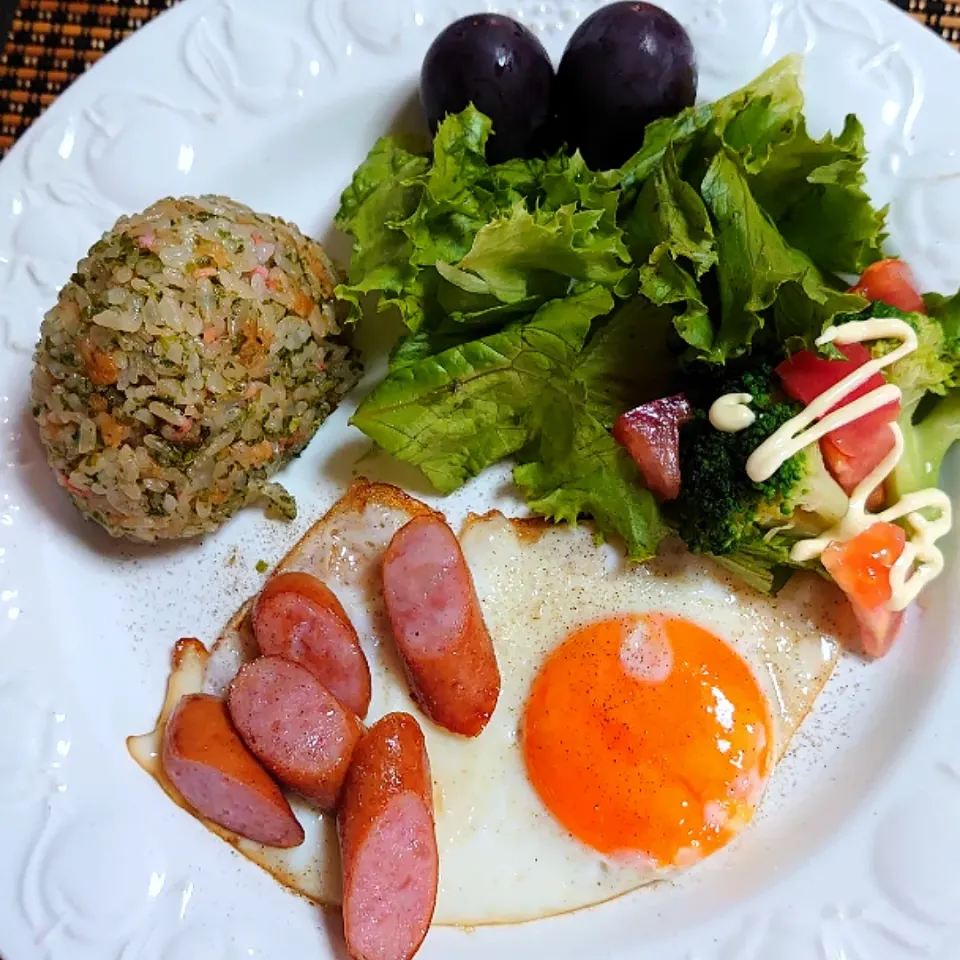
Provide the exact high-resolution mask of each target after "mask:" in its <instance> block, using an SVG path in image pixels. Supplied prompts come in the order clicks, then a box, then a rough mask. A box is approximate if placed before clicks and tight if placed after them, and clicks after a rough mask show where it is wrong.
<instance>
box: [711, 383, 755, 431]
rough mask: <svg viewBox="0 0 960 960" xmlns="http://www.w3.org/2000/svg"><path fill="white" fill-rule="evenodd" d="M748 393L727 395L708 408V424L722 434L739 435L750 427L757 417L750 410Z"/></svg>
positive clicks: (751, 398) (750, 399) (750, 398)
mask: <svg viewBox="0 0 960 960" xmlns="http://www.w3.org/2000/svg"><path fill="white" fill-rule="evenodd" d="M752 400H753V397H751V396H750V394H749V393H727V394H724V396H722V397H720V399H719V400H717V401H716V403H714V405H713V406H712V407H711V408H710V423H711V424H712V425H713V427H714V429H716V430H720V431H722V432H723V433H739V432H740V431H741V430H746V429H747V427H752V426H753V424H754V423H755V422H756V419H757V415H756V414H755V413H754V412H753V411H752V410H751V409H750V403H751V401H752Z"/></svg>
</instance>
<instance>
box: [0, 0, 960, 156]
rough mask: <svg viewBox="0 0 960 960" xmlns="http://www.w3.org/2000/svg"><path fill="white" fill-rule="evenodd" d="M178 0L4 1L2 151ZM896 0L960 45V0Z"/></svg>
mask: <svg viewBox="0 0 960 960" xmlns="http://www.w3.org/2000/svg"><path fill="white" fill-rule="evenodd" d="M176 2H178V0H128V2H125V3H90V2H84V0H20V3H19V4H18V3H17V2H16V0H7V2H6V3H4V0H0V36H3V35H6V37H7V40H6V46H5V48H4V51H3V55H2V57H0V155H2V154H3V153H4V152H5V151H6V150H8V149H9V148H10V146H11V145H12V144H13V143H14V142H15V141H16V139H17V137H19V136H20V135H21V134H22V133H23V131H24V130H26V129H27V127H28V126H29V125H30V124H31V123H32V122H33V120H35V119H36V118H37V117H38V116H39V115H40V114H41V113H42V112H43V110H44V108H45V107H47V106H48V105H49V104H51V103H52V102H53V101H54V100H55V99H56V98H57V96H58V95H59V94H60V93H61V92H62V91H63V90H64V89H65V88H66V87H67V86H68V85H69V84H70V83H72V82H73V81H74V80H75V79H76V78H77V77H78V76H79V75H80V74H81V73H83V72H84V71H85V70H86V69H87V68H89V67H90V66H91V65H92V64H94V63H96V62H97V60H99V59H100V58H101V57H102V56H103V55H104V54H105V53H106V52H107V51H108V50H109V49H110V48H111V47H113V46H115V45H116V44H118V43H119V42H120V41H121V40H123V38H124V37H127V36H129V35H130V34H131V33H133V32H134V31H135V30H137V29H138V28H139V27H141V26H143V24H145V23H146V22H147V21H149V20H151V19H152V18H153V17H155V16H156V15H157V14H158V13H160V12H161V11H162V10H165V9H167V7H171V6H173V4H174V3H176ZM264 2H267V0H264ZM890 2H891V3H894V4H895V5H896V6H898V7H900V8H901V9H903V10H909V11H910V13H911V15H912V16H914V17H916V18H917V19H918V20H920V21H921V22H923V23H926V24H927V25H928V26H929V27H930V28H931V29H932V30H935V31H937V32H938V33H940V34H941V36H943V37H944V38H945V39H946V40H948V41H949V42H951V43H953V44H954V45H956V46H958V47H960V0H958V2H956V3H946V2H943V0H890ZM8 21H9V23H10V26H9V29H8V30H5V29H3V26H4V25H5V23H6V22H8Z"/></svg>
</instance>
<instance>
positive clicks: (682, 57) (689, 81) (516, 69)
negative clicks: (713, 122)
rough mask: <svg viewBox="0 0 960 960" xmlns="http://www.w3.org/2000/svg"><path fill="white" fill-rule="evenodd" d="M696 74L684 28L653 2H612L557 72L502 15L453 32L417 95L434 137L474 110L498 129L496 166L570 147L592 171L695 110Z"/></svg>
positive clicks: (436, 49) (623, 157) (436, 45)
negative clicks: (655, 127) (447, 120)
mask: <svg viewBox="0 0 960 960" xmlns="http://www.w3.org/2000/svg"><path fill="white" fill-rule="evenodd" d="M696 94H697V66H696V57H695V55H694V49H693V44H692V42H691V40H690V37H689V35H688V34H687V32H686V30H684V28H683V27H682V26H681V25H680V24H679V23H678V22H677V20H675V19H674V18H673V17H672V16H671V15H670V14H669V13H667V12H666V11H665V10H662V9H660V7H657V6H654V5H653V4H651V3H641V2H634V0H625V2H619V3H612V4H610V5H609V6H605V7H602V8H601V9H599V10H598V11H597V12H596V13H594V14H592V15H591V16H589V17H588V18H587V19H586V20H584V22H583V23H582V24H581V25H580V27H579V28H578V29H577V31H576V32H575V33H574V35H573V36H572V37H571V39H570V43H569V44H568V46H567V49H566V52H565V53H564V55H563V59H562V60H561V62H560V67H559V69H558V70H557V71H556V72H554V69H553V64H552V63H551V61H550V57H549V55H548V54H547V52H546V50H544V48H543V45H542V44H541V43H540V41H539V40H538V39H537V38H536V37H535V36H534V35H533V34H532V33H531V32H530V31H529V30H527V29H526V28H525V27H523V26H521V24H519V23H517V22H516V21H515V20H511V19H510V18H509V17H505V16H500V15H498V14H477V15H475V16H471V17H465V18H464V19H462V20H458V21H457V22H456V23H454V24H452V25H451V26H450V27H448V28H447V29H446V30H444V31H443V33H441V34H440V36H439V37H437V39H436V40H435V41H434V42H433V45H432V46H431V47H430V50H429V51H428V53H427V56H426V59H425V60H424V62H423V69H422V72H421V77H420V97H421V100H422V102H423V106H424V109H425V111H426V114H427V119H428V121H429V123H430V127H431V130H432V131H433V132H436V128H437V125H438V124H439V123H440V121H441V120H443V118H444V117H445V116H446V115H447V114H450V113H459V112H460V111H461V110H463V109H464V108H465V107H466V106H467V105H468V104H470V103H473V104H474V106H476V107H477V109H478V110H480V111H482V112H483V113H485V114H487V115H488V116H489V117H490V118H491V120H492V121H493V127H494V136H493V137H492V138H491V140H490V143H489V145H488V147H487V158H488V160H489V161H490V162H491V163H501V162H503V161H505V160H511V159H514V158H517V157H534V156H539V155H542V154H543V153H544V152H546V151H549V150H551V149H555V148H557V147H559V145H560V144H561V143H566V144H567V146H568V147H569V148H570V149H571V150H574V149H579V150H580V151H581V153H582V154H583V156H584V159H585V160H586V162H587V164H588V165H589V166H590V167H591V168H593V169H594V170H605V169H612V168H613V167H618V166H620V165H621V164H623V163H625V162H626V161H627V160H628V159H629V158H630V157H631V156H632V155H633V154H634V153H635V152H636V151H637V150H638V149H639V148H640V146H641V144H642V143H643V132H644V128H645V127H646V126H647V124H648V123H650V122H651V121H652V120H656V119H657V118H659V117H664V116H673V115H675V114H677V113H679V112H680V111H681V110H683V109H684V108H685V107H688V106H690V105H691V104H692V103H693V102H694V99H695V98H696Z"/></svg>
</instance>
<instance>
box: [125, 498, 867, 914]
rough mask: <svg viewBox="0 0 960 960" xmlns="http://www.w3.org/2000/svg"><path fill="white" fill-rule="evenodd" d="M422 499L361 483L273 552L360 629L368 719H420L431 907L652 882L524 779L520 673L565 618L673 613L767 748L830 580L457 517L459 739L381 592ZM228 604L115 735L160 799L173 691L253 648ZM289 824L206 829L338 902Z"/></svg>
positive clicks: (803, 677)
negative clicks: (493, 677) (418, 699)
mask: <svg viewBox="0 0 960 960" xmlns="http://www.w3.org/2000/svg"><path fill="white" fill-rule="evenodd" d="M426 509H427V508H426V507H424V506H423V505H422V504H420V503H419V502H417V501H415V500H412V499H411V498H409V497H406V496H405V495H404V494H402V493H401V492H400V491H398V490H396V489H395V488H392V487H387V486H384V485H379V484H366V483H365V482H360V483H358V484H357V485H355V486H354V487H353V488H352V489H351V491H350V492H349V493H348V494H347V495H346V496H345V497H344V499H343V500H341V501H340V503H339V504H338V505H337V506H335V507H334V508H333V509H332V510H331V511H330V512H329V513H328V514H327V515H326V516H325V517H324V518H323V519H322V520H321V521H320V522H319V523H318V524H317V525H316V526H314V527H313V528H312V529H311V531H310V532H309V533H308V534H307V536H306V537H305V538H304V539H303V540H302V541H301V542H300V543H299V544H298V545H297V546H296V547H295V548H294V550H293V551H291V553H290V554H289V555H288V556H287V558H286V559H285V560H284V561H283V563H282V564H281V566H280V569H282V570H288V571H292V570H297V571H304V572H308V573H311V574H313V575H314V576H316V577H318V578H320V579H321V580H323V581H324V582H325V583H326V584H327V585H328V586H329V587H330V588H331V589H332V590H333V591H334V592H335V593H336V594H337V596H338V598H339V599H340V601H341V603H343V605H344V607H345V609H346V611H347V613H348V614H349V615H350V617H351V619H352V620H353V623H354V625H355V626H356V628H357V631H358V632H359V634H360V637H361V639H362V642H363V645H364V649H365V652H366V654H367V658H368V660H369V663H370V669H371V673H372V676H373V700H372V702H371V706H370V711H369V713H368V716H367V722H368V723H372V722H373V721H375V720H376V719H377V718H378V717H380V716H382V715H384V714H386V713H390V712H392V711H396V710H403V711H407V712H410V713H412V714H413V715H414V716H416V717H417V718H418V720H419V721H420V723H421V726H422V727H423V730H424V734H425V736H426V740H427V749H428V752H429V756H430V763H431V769H432V773H433V779H434V799H435V805H436V820H437V836H438V842H439V848H440V891H439V896H438V901H437V910H436V916H435V921H436V922H437V923H440V924H457V925H469V926H479V925H483V924H491V923H512V922H519V921H523V920H532V919H537V918H540V917H545V916H550V915H554V914H558V913H564V912H567V911H571V910H576V909H580V908H582V907H586V906H590V905H592V904H596V903H600V902H602V901H604V900H608V899H610V898H612V897H615V896H618V895H620V894H623V893H625V892H627V891H629V890H633V889H635V888H637V887H638V886H641V885H643V884H645V883H649V882H650V881H652V880H655V879H659V878H660V877H661V876H664V875H665V874H658V873H656V872H653V871H651V869H650V867H649V865H648V864H645V863H637V862H634V863H629V862H628V863H624V862H611V861H610V860H609V859H607V858H605V857H603V856H601V855H600V854H598V853H596V852H595V851H593V850H591V849H589V848H588V847H586V846H584V845H583V844H581V843H580V842H579V841H577V840H576V839H574V838H573V837H572V836H570V835H569V834H568V833H567V832H566V831H565V830H564V829H563V828H562V827H561V826H560V825H559V824H558V823H557V822H556V821H555V820H554V819H553V817H552V816H551V815H550V814H549V813H548V812H547V810H546V809H545V808H544V807H543V805H542V804H541V803H540V801H539V799H538V797H537V795H536V794H535V792H534V791H533V789H532V788H531V786H530V785H529V783H528V781H527V778H526V775H525V772H524V764H523V758H522V756H521V751H520V748H519V736H518V734H519V725H520V720H521V717H522V713H523V708H524V704H525V701H526V698H527V694H528V691H529V689H530V686H531V683H532V681H533V678H534V676H535V674H536V672H537V670H538V669H539V667H540V665H541V664H542V663H543V661H544V659H545V657H546V656H547V655H548V654H549V653H550V651H552V650H553V649H554V648H555V647H556V646H557V645H558V644H559V643H561V642H562V641H563V640H564V639H565V638H566V637H567V636H568V635H569V634H570V633H571V632H572V631H574V630H576V629H578V628H580V627H582V626H584V625H586V624H589V623H591V622H593V621H596V620H599V619H604V618H607V617H610V616H614V615H617V614H622V613H643V612H645V611H664V612H667V613H671V614H675V615H678V616H682V617H686V618H687V619H689V620H692V621H694V622H696V623H698V624H700V625H701V626H703V627H705V628H706V629H708V630H710V631H711V632H713V633H714V634H716V635H717V636H719V637H721V638H722V639H723V640H725V641H726V642H728V643H729V644H730V645H731V646H732V647H734V649H735V650H736V651H737V652H738V653H739V654H740V656H741V657H742V658H743V659H744V660H745V661H746V662H747V663H748V664H749V666H750V667H751V669H752V671H753V673H754V675H755V676H756V678H757V680H758V682H759V684H760V686H761V689H762V690H763V692H764V694H765V696H766V698H767V701H768V703H769V706H770V713H771V717H772V718H773V728H774V729H773V734H774V737H775V753H776V756H777V758H778V759H779V758H780V757H782V755H783V753H784V751H785V750H786V749H787V746H788V744H789V742H790V739H791V737H792V736H793V734H794V733H795V732H796V730H797V727H798V726H799V724H800V723H801V721H802V720H803V718H804V716H806V714H807V712H808V711H809V710H810V708H811V707H812V705H813V703H814V700H815V699H816V697H817V695H818V694H819V692H820V690H821V689H822V687H823V685H824V684H825V683H826V681H827V679H828V678H829V676H830V674H831V672H832V670H833V667H834V665H835V663H836V660H837V656H838V652H839V641H840V638H841V636H842V635H843V633H844V631H845V630H846V629H848V626H847V624H848V619H847V614H846V604H844V603H843V601H842V599H841V596H840V594H839V593H838V592H837V591H836V590H835V588H833V587H832V586H830V585H829V584H827V583H826V582H824V581H822V580H820V579H818V578H816V577H814V576H812V575H811V576H801V577H796V578H794V579H793V580H792V581H791V583H790V584H789V585H788V586H787V588H786V589H785V590H784V591H782V592H781V594H780V595H779V596H778V597H777V598H775V599H773V598H768V597H763V596H761V595H760V594H757V593H755V592H754V591H751V590H750V589H748V588H746V587H742V586H739V585H736V584H735V583H734V582H733V581H732V580H731V579H730V578H729V577H728V576H727V575H726V574H725V573H723V572H722V571H721V570H720V568H719V567H717V566H716V565H715V564H713V563H712V562H710V561H708V560H706V559H704V558H700V557H695V556H692V555H691V554H689V553H687V552H686V551H685V550H684V549H683V548H682V547H680V546H678V545H672V546H669V547H668V548H667V549H666V550H665V551H664V552H663V553H662V555H661V556H660V557H659V558H658V559H657V560H655V561H653V562H651V563H648V564H644V565H642V566H636V565H628V564H626V563H625V562H624V561H623V559H622V556H621V555H620V554H619V553H618V552H617V551H616V550H614V549H613V548H611V547H604V546H598V545H597V544H596V543H595V542H594V538H593V535H592V532H591V530H590V529H589V528H588V527H581V528H578V529H574V528H570V527H567V526H550V525H547V524H543V523H540V522H533V521H511V520H508V519H506V518H505V517H503V516H501V515H500V514H491V515H489V516H487V517H480V518H477V517H475V518H471V519H470V520H469V521H468V523H467V524H466V526H465V529H464V531H463V533H462V536H461V541H462V545H463V550H464V555H465V557H466V559H467V563H468V565H469V567H470V570H471V572H472V574H473V578H474V582H475V585H476V588H477V593H478V595H479V597H480V602H481V605H482V608H483V613H484V617H485V619H486V622H487V626H488V628H489V630H490V633H491V635H492V637H493V639H494V644H495V646H496V650H497V657H498V661H499V665H500V671H501V675H502V678H503V686H502V691H501V695H500V700H499V703H498V706H497V710H496V712H495V713H494V715H493V717H492V718H491V720H490V723H489V725H488V726H487V728H486V730H485V731H484V732H483V733H482V734H481V735H480V736H479V737H477V738H475V739H465V738H462V737H458V736H454V735H452V734H450V733H448V732H447V731H445V730H443V729H441V728H439V727H437V726H436V725H434V724H433V723H431V722H430V721H429V720H427V719H426V718H425V717H424V716H423V715H422V713H421V712H420V710H419V709H418V708H417V707H416V705H415V704H414V703H413V701H412V700H411V698H410V695H409V692H408V688H407V685H406V682H405V680H404V677H403V671H402V669H401V666H400V664H399V662H398V659H397V656H396V652H395V650H394V647H393V644H392V641H391V638H390V631H389V625H388V622H387V618H386V615H385V611H384V608H383V603H382V600H381V597H380V563H381V560H382V555H383V552H384V550H385V549H386V547H387V544H388V543H389V542H390V539H391V538H392V536H393V534H394V533H395V532H396V531H397V530H399V529H400V527H402V526H403V525H404V524H405V523H406V522H407V521H408V520H409V519H410V518H411V517H412V516H414V515H415V514H416V513H418V512H422V511H424V510H426ZM248 610H249V604H248V605H247V606H246V607H244V608H243V609H241V610H240V611H239V612H238V613H237V615H236V616H235V617H234V618H233V620H232V621H231V623H230V625H229V626H228V628H227V630H226V631H225V632H224V634H223V635H222V636H221V637H220V639H219V640H218V641H217V643H216V645H215V646H214V648H213V650H212V651H211V654H210V656H209V658H208V657H207V655H206V653H205V651H203V649H202V647H201V648H199V649H198V647H199V645H197V647H193V648H189V649H186V650H185V651H184V652H183V656H181V657H180V658H179V661H178V662H177V669H176V670H175V674H174V676H173V678H172V679H171V682H170V686H169V689H168V699H167V702H166V704H165V705H164V711H163V713H162V714H161V718H160V721H159V723H158V726H157V729H156V730H155V731H153V733H151V734H148V735H146V736H145V737H142V738H132V739H131V742H130V748H131V753H133V755H134V757H135V758H136V759H137V760H138V762H140V763H141V765H143V766H144V767H145V769H147V770H148V771H149V772H150V773H151V774H153V775H154V776H156V777H157V779H158V780H159V781H160V782H161V785H163V786H164V788H165V789H166V790H167V791H168V792H170V793H171V795H174V792H173V791H172V788H171V787H170V785H169V784H168V783H166V782H165V780H164V778H163V776H162V773H161V772H160V770H159V764H158V763H157V753H158V745H159V738H160V737H161V736H162V729H163V723H164V722H165V718H166V717H167V716H169V713H170V711H171V710H172V707H173V705H174V704H175V701H176V699H177V698H179V697H180V696H182V695H184V694H186V693H189V692H194V691H196V690H198V689H200V688H201V687H202V688H203V689H204V690H206V691H208V692H212V693H218V694H219V693H223V692H224V690H225V689H226V687H227V685H228V684H229V682H230V680H231V679H232V678H233V676H234V675H235V674H236V672H237V670H238V669H239V667H240V665H241V664H242V663H243V662H245V661H246V660H248V659H250V658H252V657H253V656H255V655H256V646H255V643H254V641H253V638H252V636H251V633H250V630H249V625H248V618H247V613H248ZM294 806H295V809H296V811H297V814H298V816H299V818H300V820H301V822H302V823H303V825H304V830H305V832H306V837H307V839H306V841H305V843H304V844H303V845H302V846H300V847H298V848H296V849H294V850H289V851H287V850H275V849H270V848H266V847H262V846H260V845H258V844H253V843H251V842H249V841H246V840H241V839H239V838H236V837H233V836H232V835H230V834H228V833H227V832H226V831H223V830H221V829H218V828H217V832H218V833H219V834H220V835H221V836H224V837H225V838H227V839H228V840H229V841H230V842H232V843H234V845H235V846H236V847H237V849H239V850H240V851H241V852H242V853H243V854H244V855H245V856H247V857H249V858H250V859H251V860H253V861H254V862H256V863H258V864H260V865H261V866H263V867H264V868H266V869H267V870H269V871H270V872H271V873H273V874H274V875H275V876H276V877H277V878H278V879H279V880H280V881H281V882H283V883H284V884H286V885H287V886H289V887H291V888H293V889H296V890H297V891H298V892H300V893H302V894H304V895H305V896H307V897H309V898H311V899H313V900H315V901H316V902H318V903H321V904H325V905H336V904H338V903H339V897H340V889H339V858H338V853H337V845H336V837H335V832H334V829H333V818H332V817H329V816H324V815H321V814H318V813H316V812H315V811H314V810H312V809H311V808H310V807H309V806H307V805H306V804H304V803H302V802H298V801H294Z"/></svg>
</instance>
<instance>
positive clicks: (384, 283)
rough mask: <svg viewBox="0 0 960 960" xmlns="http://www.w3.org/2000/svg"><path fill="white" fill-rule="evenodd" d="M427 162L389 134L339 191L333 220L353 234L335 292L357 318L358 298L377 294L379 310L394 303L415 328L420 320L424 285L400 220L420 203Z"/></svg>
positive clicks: (406, 217) (359, 300)
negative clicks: (344, 271)
mask: <svg viewBox="0 0 960 960" xmlns="http://www.w3.org/2000/svg"><path fill="white" fill-rule="evenodd" d="M429 166H430V162H429V160H428V159H427V158H426V157H421V156H417V155H416V154H413V153H410V152H409V151H408V150H406V149H404V148H403V147H402V146H401V145H400V144H399V143H397V142H396V141H395V140H393V139H391V138H384V139H382V140H380V141H378V143H377V145H376V146H375V147H374V148H373V150H372V151H371V152H370V155H369V156H368V157H367V159H366V160H365V161H364V162H363V164H361V166H360V167H359V169H358V170H357V172H356V173H355V174H354V175H353V180H352V182H351V184H350V186H349V187H347V189H346V190H345V191H344V194H343V197H342V199H341V202H340V210H339V212H338V213H337V216H336V224H337V226H338V227H339V228H340V229H341V230H345V231H348V232H350V233H352V234H353V256H352V257H351V260H350V270H349V274H348V279H347V282H346V283H345V284H342V285H341V286H339V287H338V288H337V296H338V297H339V298H340V299H341V300H343V301H345V302H346V303H348V304H350V317H351V319H353V320H356V319H359V317H360V315H361V309H360V304H361V298H363V297H364V296H365V295H366V294H370V293H379V294H380V295H381V301H380V303H381V306H380V309H381V310H386V309H388V308H389V307H391V306H396V307H398V308H399V309H400V311H401V313H402V314H403V315H404V321H405V322H406V323H407V325H408V326H409V327H410V328H411V329H416V328H417V327H418V326H419V325H420V324H421V323H422V320H423V316H422V314H423V307H422V301H423V299H424V283H423V278H422V277H421V275H420V271H419V270H418V269H417V268H416V267H415V266H414V265H413V264H412V263H411V257H412V256H413V252H414V246H413V243H412V241H411V240H410V238H409V237H408V236H407V234H406V232H405V230H404V228H403V223H404V222H405V221H406V220H407V219H408V218H409V217H410V216H411V215H412V214H413V212H414V211H415V210H416V209H417V206H418V205H419V203H420V197H421V195H422V190H423V187H422V180H423V178H424V176H425V175H426V173H427V171H428V169H429Z"/></svg>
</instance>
